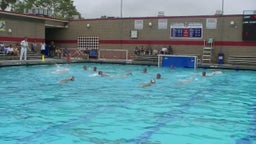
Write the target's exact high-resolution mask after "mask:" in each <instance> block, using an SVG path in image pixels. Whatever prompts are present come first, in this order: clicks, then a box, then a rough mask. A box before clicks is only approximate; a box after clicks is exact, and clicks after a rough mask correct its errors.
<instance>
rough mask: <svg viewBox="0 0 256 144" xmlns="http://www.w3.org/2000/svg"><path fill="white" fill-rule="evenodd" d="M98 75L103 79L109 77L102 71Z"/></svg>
mask: <svg viewBox="0 0 256 144" xmlns="http://www.w3.org/2000/svg"><path fill="white" fill-rule="evenodd" d="M98 75H99V76H102V77H104V76H109V75H108V74H105V73H103V72H102V71H99V72H98Z"/></svg>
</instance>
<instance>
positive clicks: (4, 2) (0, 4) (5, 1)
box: [0, 0, 17, 10]
mask: <svg viewBox="0 0 256 144" xmlns="http://www.w3.org/2000/svg"><path fill="white" fill-rule="evenodd" d="M16 1H17V0H1V1H0V8H1V10H5V9H7V8H8V7H12V5H13V4H15V3H16Z"/></svg>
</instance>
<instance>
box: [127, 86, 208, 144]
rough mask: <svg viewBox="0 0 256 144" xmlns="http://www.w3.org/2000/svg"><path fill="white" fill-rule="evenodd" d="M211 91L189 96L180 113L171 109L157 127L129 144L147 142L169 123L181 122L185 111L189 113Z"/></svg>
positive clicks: (128, 141) (181, 106) (131, 140)
mask: <svg viewBox="0 0 256 144" xmlns="http://www.w3.org/2000/svg"><path fill="white" fill-rule="evenodd" d="M209 90H210V89H205V90H203V91H201V90H200V91H197V92H195V93H194V94H192V95H190V96H188V97H191V99H190V100H188V101H187V102H185V103H183V104H181V105H180V106H179V107H180V108H181V109H180V110H178V113H177V112H176V113H175V112H174V111H173V110H172V109H171V110H170V111H168V112H167V113H165V114H164V115H165V116H164V117H161V118H160V119H159V120H157V124H156V125H154V126H152V127H150V129H148V130H147V131H145V132H144V133H142V134H141V135H139V136H138V137H135V138H133V139H130V140H127V143H136V144H140V143H145V142H147V141H148V140H149V139H150V138H151V136H152V135H153V134H155V133H156V132H157V131H159V130H160V129H161V128H162V127H164V126H166V125H167V124H168V123H170V122H172V121H175V120H181V119H182V118H184V116H183V113H184V111H187V110H188V109H189V108H191V106H193V105H194V104H195V103H197V102H198V100H201V99H203V98H205V94H208V93H209Z"/></svg>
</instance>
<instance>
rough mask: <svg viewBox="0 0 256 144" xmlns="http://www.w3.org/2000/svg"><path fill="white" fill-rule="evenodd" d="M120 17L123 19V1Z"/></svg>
mask: <svg viewBox="0 0 256 144" xmlns="http://www.w3.org/2000/svg"><path fill="white" fill-rule="evenodd" d="M120 17H121V18H122V17H123V0H121V5H120Z"/></svg>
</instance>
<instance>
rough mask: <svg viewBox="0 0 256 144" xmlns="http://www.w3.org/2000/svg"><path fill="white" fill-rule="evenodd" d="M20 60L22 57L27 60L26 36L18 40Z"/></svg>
mask: <svg viewBox="0 0 256 144" xmlns="http://www.w3.org/2000/svg"><path fill="white" fill-rule="evenodd" d="M20 47H21V50H20V61H21V60H22V58H23V57H24V60H25V61H26V60H27V49H28V41H27V37H24V39H23V40H22V41H21V42H20Z"/></svg>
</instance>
